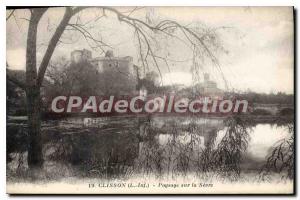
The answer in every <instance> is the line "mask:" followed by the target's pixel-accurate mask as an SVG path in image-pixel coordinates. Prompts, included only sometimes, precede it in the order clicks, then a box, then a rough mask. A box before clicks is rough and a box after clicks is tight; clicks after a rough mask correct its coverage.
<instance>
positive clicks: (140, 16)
mask: <svg viewBox="0 0 300 200" xmlns="http://www.w3.org/2000/svg"><path fill="white" fill-rule="evenodd" d="M6 54H7V55H6V88H7V92H6V105H7V108H6V146H7V148H6V177H7V193H9V194H294V193H295V189H294V185H295V177H294V176H295V168H294V166H295V163H294V162H295V158H294V155H295V154H294V150H295V143H294V118H295V116H294V108H295V107H294V104H295V102H294V100H295V99H294V95H295V94H294V78H295V77H294V9H293V7H101V6H99V7H39V8H34V7H31V8H18V7H8V8H7V10H6Z"/></svg>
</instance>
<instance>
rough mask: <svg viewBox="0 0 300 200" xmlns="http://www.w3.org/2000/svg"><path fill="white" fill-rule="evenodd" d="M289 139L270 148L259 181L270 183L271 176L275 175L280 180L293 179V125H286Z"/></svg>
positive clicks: (282, 140)
mask: <svg viewBox="0 0 300 200" xmlns="http://www.w3.org/2000/svg"><path fill="white" fill-rule="evenodd" d="M287 129H288V132H289V133H290V136H289V138H285V139H281V140H279V141H277V142H276V143H275V145H274V146H273V147H272V148H270V150H269V151H270V153H269V154H268V156H267V158H266V162H265V164H264V165H263V167H262V169H261V171H260V176H259V179H260V180H262V181H271V175H272V174H274V173H276V174H279V175H280V178H281V179H293V178H294V124H288V125H287Z"/></svg>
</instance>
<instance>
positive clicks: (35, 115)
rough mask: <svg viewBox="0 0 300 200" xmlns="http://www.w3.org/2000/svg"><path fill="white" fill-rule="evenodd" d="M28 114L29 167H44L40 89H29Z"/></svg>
mask: <svg viewBox="0 0 300 200" xmlns="http://www.w3.org/2000/svg"><path fill="white" fill-rule="evenodd" d="M26 95H27V112H28V133H29V137H30V139H29V147H28V166H29V167H30V168H35V167H38V168H40V167H42V165H43V154H42V135H41V116H40V113H41V104H40V89H39V88H38V87H33V88H28V89H27V93H26Z"/></svg>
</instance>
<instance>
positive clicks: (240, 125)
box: [212, 117, 251, 180]
mask: <svg viewBox="0 0 300 200" xmlns="http://www.w3.org/2000/svg"><path fill="white" fill-rule="evenodd" d="M250 130H251V129H250V128H248V125H247V124H246V122H245V121H244V120H242V119H241V118H239V117H232V118H229V119H228V120H226V131H225V135H224V137H223V138H222V139H221V142H220V143H219V144H218V145H217V147H216V149H215V150H214V151H212V154H213V155H212V162H213V163H212V166H213V169H216V171H217V173H218V174H219V175H221V176H222V177H228V178H230V179H231V180H237V179H238V178H239V176H240V173H241V166H240V165H241V161H242V159H243V154H244V153H245V152H246V150H247V147H248V142H249V139H250V137H249V131H250Z"/></svg>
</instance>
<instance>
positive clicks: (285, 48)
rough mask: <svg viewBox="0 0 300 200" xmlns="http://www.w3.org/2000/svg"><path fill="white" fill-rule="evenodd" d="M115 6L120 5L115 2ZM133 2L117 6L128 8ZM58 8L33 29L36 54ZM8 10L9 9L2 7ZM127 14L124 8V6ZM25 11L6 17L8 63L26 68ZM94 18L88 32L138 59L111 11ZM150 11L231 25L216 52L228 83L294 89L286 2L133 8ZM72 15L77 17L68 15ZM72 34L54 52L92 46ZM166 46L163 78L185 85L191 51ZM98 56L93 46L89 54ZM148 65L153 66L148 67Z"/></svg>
mask: <svg viewBox="0 0 300 200" xmlns="http://www.w3.org/2000/svg"><path fill="white" fill-rule="evenodd" d="M119 9H120V8H119ZM131 9H132V8H121V9H120V10H121V11H124V12H126V11H130V10H131ZM63 11H64V9H63V8H53V9H49V11H48V12H47V13H46V14H45V15H44V16H43V18H42V20H41V22H40V24H39V30H38V55H37V56H38V60H40V59H41V58H42V56H43V54H44V51H45V47H46V45H47V42H48V41H49V38H50V36H51V34H52V33H53V30H55V27H56V25H57V24H58V21H59V20H60V19H61V17H62V15H63ZM7 14H9V11H8V12H7ZM99 14H100V11H99V9H89V10H86V11H84V12H82V13H81V14H80V17H81V20H82V21H84V22H87V21H90V20H93V19H95V17H97V16H98V15H99ZM127 14H128V12H127ZM29 15H30V14H29V12H28V11H27V10H18V11H16V12H15V18H16V20H15V19H14V18H10V20H9V21H8V22H7V31H6V37H7V47H6V49H7V56H6V57H7V61H8V63H9V65H10V68H11V69H25V49H26V37H27V35H26V32H27V29H28V21H27V20H26V19H28V18H29ZM106 15H107V17H104V18H101V19H99V20H97V21H96V22H94V21H92V22H91V24H92V25H93V29H92V33H93V34H94V35H95V36H97V37H99V38H101V39H102V40H103V41H105V42H106V43H108V44H110V45H111V46H112V47H113V51H114V54H115V56H132V57H133V59H134V62H135V63H137V64H140V61H139V60H138V57H137V55H138V52H137V48H136V47H137V43H136V40H135V39H134V30H133V29H132V28H130V27H128V25H126V24H124V23H121V22H120V21H118V20H117V19H116V17H115V16H114V15H112V14H110V13H107V14H106ZM146 15H148V16H149V15H150V17H152V18H153V20H157V21H158V20H163V19H173V20H176V21H178V22H179V23H181V24H183V25H188V26H193V25H194V24H201V26H205V27H211V28H214V27H230V28H229V29H224V30H220V31H218V32H217V33H218V35H219V37H220V39H221V43H222V46H223V47H224V49H225V52H226V53H224V54H217V56H218V59H219V61H220V64H221V67H222V70H223V73H224V74H225V77H226V79H227V81H228V82H229V85H230V87H231V88H235V89H239V90H243V91H246V90H247V89H250V90H252V91H257V92H266V93H269V92H286V93H293V76H294V71H293V10H292V8H291V7H289V8H288V7H265V8H263V7H251V8H249V7H234V8H232V7H227V8H223V7H193V8H191V7H157V8H144V9H140V10H138V11H136V12H134V13H132V15H131V16H132V17H137V18H140V19H142V20H145V18H146V17H145V16H146ZM72 20H73V21H74V20H76V19H72ZM70 35H72V37H73V40H74V41H75V42H72V43H71V44H61V45H59V46H58V47H57V48H56V50H55V54H54V55H53V59H57V58H58V57H60V56H65V57H67V58H69V55H70V52H71V51H72V50H74V49H82V48H87V49H91V48H90V46H89V45H88V44H87V43H86V41H85V40H84V38H82V37H80V35H78V34H69V35H67V34H64V39H65V40H67V39H69V36H70ZM159 46H160V47H161V48H169V49H170V50H168V52H169V53H170V55H168V58H169V59H170V60H176V61H184V62H170V63H169V64H170V71H171V72H169V70H168V68H167V66H166V65H165V64H164V62H159V64H160V66H161V71H162V74H163V80H164V84H171V83H182V84H185V85H190V84H191V83H192V75H191V73H190V69H191V65H192V52H191V51H189V49H188V48H186V47H184V45H183V44H181V43H180V42H178V41H177V42H174V41H172V42H171V43H163V42H162V44H159ZM97 56H101V55H100V53H99V52H96V51H93V57H97ZM203 68H204V69H205V70H206V71H207V72H209V73H210V74H211V77H212V79H214V80H215V81H216V82H217V83H218V85H219V87H220V88H224V83H223V82H222V80H221V79H220V78H219V77H220V76H219V74H217V72H216V71H214V70H213V67H212V66H203ZM152 70H156V69H155V67H153V69H152Z"/></svg>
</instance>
